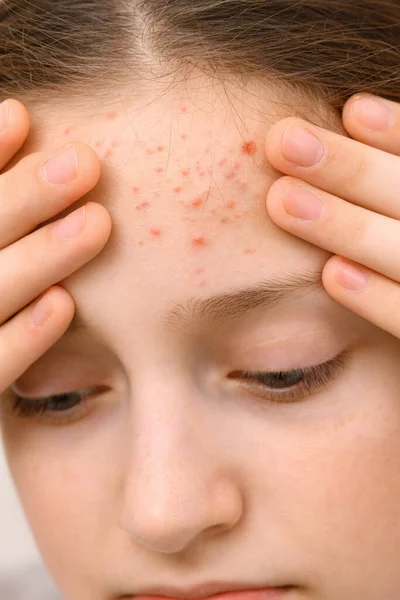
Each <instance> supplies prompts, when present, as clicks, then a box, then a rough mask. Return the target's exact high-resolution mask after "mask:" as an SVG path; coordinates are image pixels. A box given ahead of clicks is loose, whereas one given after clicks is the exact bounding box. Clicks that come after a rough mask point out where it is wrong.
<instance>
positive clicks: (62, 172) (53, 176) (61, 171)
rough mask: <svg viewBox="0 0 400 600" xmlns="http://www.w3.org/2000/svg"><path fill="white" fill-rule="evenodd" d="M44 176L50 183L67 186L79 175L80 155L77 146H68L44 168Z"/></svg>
mask: <svg viewBox="0 0 400 600" xmlns="http://www.w3.org/2000/svg"><path fill="white" fill-rule="evenodd" d="M41 170H42V175H43V177H44V179H45V180H46V181H47V182H48V183H52V184H55V185H65V184H66V183H70V182H71V181H73V180H74V179H75V178H76V176H77V174H78V155H77V153H76V149H75V146H74V145H73V144H68V145H67V146H65V148H62V149H61V150H60V151H59V152H58V153H57V154H55V155H54V156H52V157H51V158H50V159H49V160H48V161H47V162H45V163H44V165H43V166H42V169H41Z"/></svg>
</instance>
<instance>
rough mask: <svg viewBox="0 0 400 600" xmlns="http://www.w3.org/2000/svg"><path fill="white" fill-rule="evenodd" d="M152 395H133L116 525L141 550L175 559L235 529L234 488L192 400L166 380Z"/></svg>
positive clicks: (206, 417)
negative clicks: (211, 533) (203, 538)
mask: <svg viewBox="0 0 400 600" xmlns="http://www.w3.org/2000/svg"><path fill="white" fill-rule="evenodd" d="M151 387H152V389H151V390H150V389H149V387H148V386H147V387H146V388H145V387H142V388H141V390H140V391H139V390H136V394H135V402H134V408H133V410H132V413H131V422H130V424H129V428H130V431H129V435H128V439H129V450H128V455H129V460H128V461H127V463H126V464H127V467H126V473H125V477H124V486H123V498H122V512H121V523H120V525H121V527H122V528H123V529H124V530H125V532H127V533H128V535H129V536H130V537H131V538H132V539H134V540H136V542H137V543H139V544H141V545H143V546H145V547H147V548H148V549H152V550H154V551H158V552H164V553H170V552H178V551H181V550H183V549H184V548H185V547H186V546H187V545H188V544H190V543H192V542H193V540H194V539H195V538H196V537H197V536H199V535H200V534H203V533H204V532H205V531H207V530H211V529H213V530H216V529H218V530H220V529H226V528H230V527H232V526H233V525H234V524H235V523H236V522H237V520H238V519H239V518H240V514H241V497H240V491H239V487H238V485H239V484H238V482H237V481H234V480H233V479H232V478H231V477H230V476H229V475H228V471H229V465H227V464H224V462H225V459H224V457H223V453H222V452H219V451H218V442H217V439H216V436H215V435H214V434H213V427H212V414H207V413H206V412H205V408H204V404H203V405H202V403H201V400H199V401H197V400H196V399H195V398H194V394H195V392H194V391H193V390H191V389H190V388H189V386H183V385H182V384H180V385H178V384H177V383H175V384H174V383H172V382H169V383H168V384H167V383H166V381H165V380H164V383H163V386H162V388H161V389H160V388H158V390H155V388H154V386H151ZM207 410H210V411H212V407H208V409H207Z"/></svg>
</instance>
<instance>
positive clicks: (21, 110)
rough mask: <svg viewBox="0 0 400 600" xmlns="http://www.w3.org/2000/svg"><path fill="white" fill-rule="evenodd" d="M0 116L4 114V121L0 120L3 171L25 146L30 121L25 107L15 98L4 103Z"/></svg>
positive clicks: (0, 153)
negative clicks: (0, 123)
mask: <svg viewBox="0 0 400 600" xmlns="http://www.w3.org/2000/svg"><path fill="white" fill-rule="evenodd" d="M3 111H4V112H3ZM0 114H3V119H0V122H2V125H0V129H1V131H0V171H1V170H2V169H4V167H5V166H6V165H7V163H8V162H10V160H11V159H12V157H13V156H14V155H15V154H16V153H17V152H18V150H20V148H21V147H22V146H23V145H24V143H25V140H26V138H27V137H28V133H29V129H30V119H29V114H28V111H27V109H26V108H25V106H24V105H23V104H22V103H21V102H19V101H18V100H14V99H13V98H10V99H9V100H5V101H4V102H3V103H2V106H1V107H0Z"/></svg>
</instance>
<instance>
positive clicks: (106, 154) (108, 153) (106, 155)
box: [105, 150, 114, 158]
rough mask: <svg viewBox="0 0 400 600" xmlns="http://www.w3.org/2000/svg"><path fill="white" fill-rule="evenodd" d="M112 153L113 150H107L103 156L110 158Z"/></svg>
mask: <svg viewBox="0 0 400 600" xmlns="http://www.w3.org/2000/svg"><path fill="white" fill-rule="evenodd" d="M113 155H114V152H113V151H112V150H107V152H106V153H105V158H111V157H112V156H113Z"/></svg>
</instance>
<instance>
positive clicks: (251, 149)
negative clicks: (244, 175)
mask: <svg viewBox="0 0 400 600" xmlns="http://www.w3.org/2000/svg"><path fill="white" fill-rule="evenodd" d="M242 152H243V154H247V155H248V156H254V154H255V153H256V152H257V144H256V143H255V142H253V141H249V142H244V144H242Z"/></svg>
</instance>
